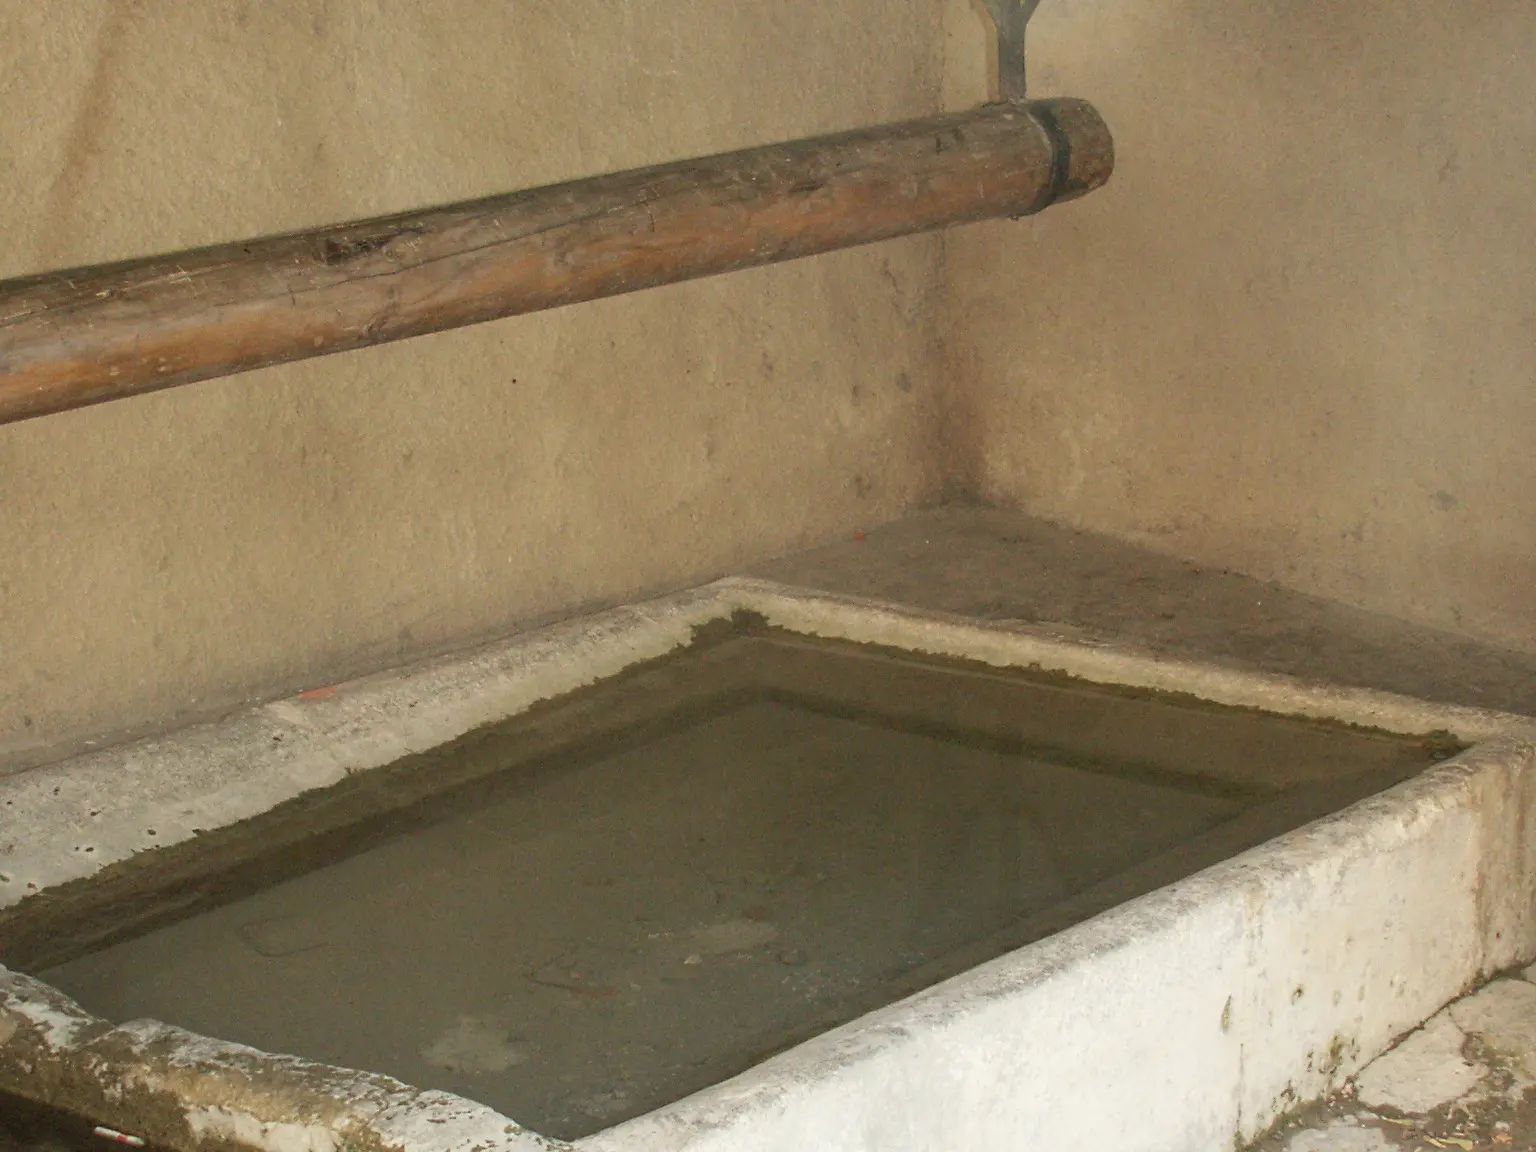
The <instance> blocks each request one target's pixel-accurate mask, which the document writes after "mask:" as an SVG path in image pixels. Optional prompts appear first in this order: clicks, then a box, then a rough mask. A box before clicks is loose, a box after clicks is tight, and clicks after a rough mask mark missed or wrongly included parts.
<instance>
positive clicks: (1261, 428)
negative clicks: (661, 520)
mask: <svg viewBox="0 0 1536 1152" xmlns="http://www.w3.org/2000/svg"><path fill="white" fill-rule="evenodd" d="M947 20H948V34H949V35H948V42H949V45H950V52H949V66H948V69H947V72H946V76H947V86H946V99H947V100H948V101H949V102H951V103H954V104H957V105H960V104H965V103H969V102H973V101H974V100H975V99H976V98H977V96H978V95H979V94H980V93H981V92H983V91H984V89H985V81H986V77H985V75H984V74H983V73H981V72H979V71H978V63H979V62H980V61H981V60H983V59H984V58H985V57H984V43H985V39H984V32H985V25H984V24H983V22H982V20H981V18H980V17H979V16H978V15H977V13H976V11H974V6H973V5H972V4H971V3H970V2H969V0H951V2H950V3H949V6H948V17H947ZM1030 62H1031V90H1032V92H1033V93H1034V94H1038V95H1050V94H1060V93H1070V94H1073V95H1078V96H1083V97H1086V98H1088V99H1090V100H1092V101H1093V102H1094V103H1095V104H1096V105H1097V106H1098V107H1099V109H1100V111H1101V112H1102V113H1103V114H1104V116H1105V118H1106V120H1107V121H1108V122H1109V124H1110V126H1111V128H1112V129H1113V130H1114V133H1115V140H1116V152H1117V164H1116V172H1115V176H1114V179H1113V180H1112V181H1111V182H1110V184H1109V186H1108V187H1106V188H1105V189H1104V190H1103V191H1101V192H1099V193H1096V194H1095V195H1094V196H1092V197H1089V198H1088V199H1085V200H1083V201H1080V202H1078V203H1076V204H1072V205H1067V206H1065V207H1063V208H1060V209H1056V210H1053V211H1052V212H1049V213H1046V214H1045V215H1043V216H1040V217H1037V218H1035V219H1034V220H1032V221H1029V222H1024V223H1019V224H1009V223H998V224H992V225H980V226H977V227H975V228H970V229H964V230H960V231H956V232H953V233H951V234H949V235H948V237H947V239H946V245H947V255H948V267H949V272H950V280H949V283H950V286H951V289H952V292H953V297H952V300H953V306H954V313H953V315H954V321H953V322H954V329H953V332H954V338H953V340H952V341H951V345H950V346H951V348H952V349H953V361H952V370H953V372H954V373H955V375H956V382H957V394H958V395H960V396H963V397H965V398H966V399H967V401H968V407H967V409H966V412H965V415H966V416H967V419H966V420H964V421H963V422H962V425H963V428H964V429H965V431H966V435H967V442H968V443H969V444H970V445H971V447H972V450H973V459H974V462H975V472H974V474H973V478H972V479H973V483H974V485H975V487H976V489H977V490H978V491H979V492H980V493H981V494H982V495H984V496H986V497H988V498H991V499H994V500H998V501H1002V502H1005V503H1012V504H1016V505H1018V506H1020V507H1022V508H1024V509H1025V510H1027V511H1030V512H1033V513H1038V514H1040V515H1043V516H1046V517H1049V518H1053V519H1056V520H1059V521H1062V522H1065V523H1068V524H1070V525H1073V526H1076V527H1087V528H1092V529H1097V530H1101V531H1107V532H1110V533H1113V534H1116V535H1119V536H1122V537H1127V538H1131V539H1134V540H1137V541H1141V542H1144V543H1147V544H1150V545H1152V546H1154V547H1156V548H1159V549H1162V550H1164V551H1167V552H1170V553H1175V554H1179V555H1182V556H1186V557H1190V558H1193V559H1196V560H1198V561H1203V562H1206V563H1208V564H1210V565H1214V566H1221V567H1231V568H1234V569H1237V570H1240V571H1243V572H1246V573H1249V574H1252V575H1257V576H1260V577H1263V578H1271V579H1275V580H1278V581H1281V582H1283V583H1285V584H1288V585H1291V586H1294V587H1297V588H1299V589H1302V590H1304V591H1308V592H1314V593H1320V594H1322V595H1326V596H1331V597H1335V598H1338V599H1342V600H1345V601H1348V602H1352V603H1354V604H1357V605H1361V606H1364V607H1368V608H1373V609H1379V610H1382V611H1385V612H1388V613H1391V614H1393V615H1397V616H1401V617H1406V618H1410V619H1414V620H1418V621H1422V622H1428V623H1431V624H1434V625H1439V626H1444V627H1447V628H1452V629H1458V630H1462V631H1465V632H1469V633H1472V634H1475V635H1480V636H1484V637H1489V638H1493V639H1496V640H1501V641H1505V642H1508V643H1512V644H1517V645H1521V646H1525V647H1531V646H1533V645H1536V596H1533V595H1532V589H1533V588H1536V515H1533V514H1532V508H1533V506H1536V451H1533V443H1536V243H1533V239H1532V238H1533V236H1536V180H1533V173H1536V8H1533V6H1532V4H1531V3H1530V0H1481V2H1478V3H1469V2H1467V0H1426V2H1424V3H1419V4H1401V3H1391V2H1388V0H1359V2H1354V3H1329V4H1308V3H1300V2H1298V0H1281V2H1278V3H1262V4H1255V3H1239V2H1233V0H1175V2H1168V3H1159V4H1151V3H1146V2H1145V0H1046V2H1045V3H1044V4H1042V5H1041V7H1040V9H1039V11H1038V13H1037V15H1036V17H1035V20H1034V23H1033V24H1032V26H1031V41H1030Z"/></svg>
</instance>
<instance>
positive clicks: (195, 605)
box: [0, 0, 943, 766]
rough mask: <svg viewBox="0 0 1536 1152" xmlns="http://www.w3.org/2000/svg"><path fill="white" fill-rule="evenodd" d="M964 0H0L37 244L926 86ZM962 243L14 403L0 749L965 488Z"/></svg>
mask: <svg viewBox="0 0 1536 1152" xmlns="http://www.w3.org/2000/svg"><path fill="white" fill-rule="evenodd" d="M941 21H942V10H941V9H940V8H939V7H938V6H937V5H936V4H934V3H933V2H932V0H881V2H880V3H877V4H859V5H854V4H826V3H823V2H821V0H776V2H775V3H772V4H763V3H757V4H719V3H714V2H711V0H511V2H507V0H436V2H433V3H424V2H414V3H404V2H391V0H276V2H270V3H269V2H264V0H245V2H242V0H200V2H199V3H195V4H194V3H186V2H184V0H47V3H24V2H22V0H0V237H4V241H5V242H4V243H3V244H0V276H7V275H16V274H21V273H25V272H31V271H37V270H41V269H44V268H50V267H59V266H63V265H69V264H77V263H85V262H90V261H98V260H105V259H112V258H118V257H126V256H130V255H135V254H140V253H144V252H147V251H153V250H157V249H161V250H163V249H168V248H175V247H180V246H184V245H190V244H197V243H203V242H210V241H215V240H220V239H230V238H235V237H238V236H240V235H242V234H256V233H262V232H269V231H274V230H282V229H291V228H297V227H302V226H306V225H313V224H319V223H324V222H328V221H331V220H334V219H342V218H348V217H353V216H357V215H362V214H369V213H377V212H386V211H393V210H398V209H403V208H407V207H410V206H414V205H424V204H429V203H434V202H440V201H444V200H450V199H456V198H461V197H468V196H475V195H483V194H487V193H491V192H497V191H507V190H511V189H515V188H518V187H525V186H531V185H537V184H541V183H545V182H549V181H553V180H558V179H563V178H569V177H575V176H580V175H584V174H590V173H596V172H602V171H609V170H613V169H618V168H623V167H628V166H634V165H639V164H646V163H652V162H659V161H664V160H669V159H676V158H679V157H683V156H687V155H697V154H702V153H707V152H712V151H717V150H720V149H725V148H732V147H739V146H745V145H749V144H753V143H762V142H768V141H771V140H775V139H781V138H791V137H795V136H800V135H807V134H812V133H816V132H822V131H830V130H836V129H839V128H845V127H854V126H858V125H862V124H865V123H871V122H878V121H882V120H889V119H898V118H902V117H906V116H913V115H922V114H926V113H929V112H932V111H935V110H937V108H938V107H939V101H940V87H939V81H940V72H941V63H942V43H943V38H942V36H941V34H940V29H941ZM940 256H941V250H940V245H939V243H938V242H937V241H936V240H934V239H931V238H929V239H917V240H912V241H902V242H896V243H891V244H885V245H880V246H877V247H873V248H869V249H865V250H861V251H856V252H850V253H843V254H838V255H834V256H830V257H824V258H819V259H815V260H810V261H805V262H801V263H798V264H794V265H788V266H784V267H779V268H773V269H766V270H760V271H754V272H749V273H743V274H739V275H736V276H733V277H728V278H722V279H719V280H714V281H706V282H701V283H696V284H692V285H686V286H681V287H677V288H670V289H663V290H660V291H655V292H651V293H647V294H644V295H640V296H635V297H631V298H627V299H619V300H612V301H607V302H603V303H599V304H593V305H585V306H580V307H576V308H570V309H566V310H564V311H560V312H556V313H549V314H545V315H541V316H536V317H527V318H521V319H514V320H509V321H505V322H501V323H496V324H490V325H485V326H482V327H479V328H475V329H470V330H465V331H460V332H454V333H448V334H445V335H442V336H437V337H429V338H425V339H421V340H417V341H414V342H410V343H407V344H398V345H392V346H390V347H387V348H382V349H377V350H372V351H367V352H359V353H352V354H348V355H343V356H336V357H331V358H328V359H324V360H319V361H313V362H310V363H307V364H302V365H297V366H292V367H287V368H282V369H275V370H269V371H264V372H259V373H252V374H249V375H246V376H242V377H235V378H232V379H227V380H221V381H215V382H211V383H207V384H202V385H197V386H193V387H189V388H183V389H178V390H175V391H173V392H170V393H163V394H159V395H156V396H153V397H148V398H143V399H138V400H133V401H128V402H124V403H119V404H112V405H107V406H104V407H100V408H96V409H91V410H87V411H82V412H77V413H71V414H66V415H62V416H55V417H50V418H46V419H41V420H36V421H31V422H28V423H23V424H18V425H12V426H9V427H4V428H0V540H3V541H4V545H3V547H0V765H11V766H15V765H19V764H23V763H26V762H27V761H28V760H29V759H34V760H35V759H37V758H38V757H39V756H41V755H42V753H41V751H40V749H41V748H43V747H44V746H46V745H54V746H57V745H58V744H59V742H60V741H66V742H67V741H71V740H75V739H78V738H81V737H84V736H85V735H87V734H91V733H97V732H101V731H104V730H108V729H119V728H123V727H125V726H127V727H133V726H137V725H143V724H163V723H166V722H168V721H175V720H176V719H177V718H180V717H185V716H189V715H195V714H200V713H205V712H207V711H208V710H209V709H211V708H216V707H218V706H221V705H222V704H225V703H228V702H232V701H235V700H239V699H243V698H246V697H249V696H253V695H261V694H265V693H270V692H274V691H283V690H288V689H291V688H295V687H299V686H303V685H306V684H312V683H314V682H315V681H316V680H317V679H318V680H321V681H324V680H325V679H327V678H329V677H333V676H336V675H339V674H342V673H344V672H346V671H349V670H357V669H360V668H365V667H367V666H369V665H374V664H378V663H382V662H386V661H389V660H393V659H396V658H398V657H401V656H408V655H411V654H414V653H418V652H422V651H425V650H428V649H432V648H439V647H443V646H445V645H451V644H454V643H459V642H463V641H465V640H469V639H471V638H474V637H476V636H478V635H481V634H483V633H486V632H493V631H502V630H507V629H510V628H513V627H516V626H518V625H519V624H521V623H526V622H527V621H529V620H530V619H532V618H535V617H538V616H540V615H544V614H549V613H556V612H560V611H565V610H569V609H571V608H573V607H576V606H580V605H582V604H589V603H592V602H594V601H602V600H611V599H615V598H620V597H624V596H628V595H631V594H634V593H636V592H638V591H640V590H643V589H648V588H654V587H658V586H667V585H678V584H683V583H688V582H692V581H695V580H700V579H703V578H706V577H709V576H711V575H713V574H717V573H720V572H723V571H725V570H728V569H731V568H733V567H737V566H740V565H741V564H743V563H744V562H747V561H749V560H751V559H755V558H760V557H764V556H767V555H771V554H774V553H777V552H781V551H784V550H786V549H790V548H794V547H796V546H799V545H802V544H805V543H808V542H811V541H814V540H820V539H825V538H828V537H835V536H838V535H840V534H843V533H847V532H851V531H853V530H854V529H856V528H858V527H860V526H864V525H868V524H871V523H875V522H879V521H881V520H885V519H889V518H891V517H892V516H894V515H896V514H898V513H899V512H900V511H902V510H903V509H905V508H907V507H910V506H911V505H912V504H914V503H915V502H918V501H921V500H923V499H926V498H928V497H929V496H930V495H931V494H932V493H933V492H935V491H937V489H938V486H939V485H940V484H941V482H942V480H943V468H942V466H941V456H940V452H939V446H938V445H937V443H936V432H935V429H936V428H937V427H939V426H940V424H941V422H940V421H938V420H936V419H935V418H934V415H933V410H934V408H935V405H936V403H937V398H938V395H939V389H940V385H941V379H940V376H939V373H938V371H937V369H938V366H939V364H940V360H939V355H938V346H939V341H940V338H941V335H942V333H941V329H940V326H939V320H940V319H941V317H942V310H941V309H940V308H939V307H938V306H937V304H936V301H937V300H938V295H937V293H938V286H939V276H940Z"/></svg>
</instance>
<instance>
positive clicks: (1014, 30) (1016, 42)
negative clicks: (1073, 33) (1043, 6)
mask: <svg viewBox="0 0 1536 1152" xmlns="http://www.w3.org/2000/svg"><path fill="white" fill-rule="evenodd" d="M982 3H984V4H985V5H986V8H987V14H988V15H990V16H991V17H992V24H993V27H995V28H996V29H997V88H998V95H999V96H1000V97H1001V98H1002V99H1003V100H1006V101H1008V102H1010V103H1017V102H1019V101H1021V100H1023V99H1024V29H1025V27H1026V26H1028V24H1029V18H1030V17H1031V16H1033V15H1034V14H1035V9H1036V8H1038V7H1039V6H1040V0H982Z"/></svg>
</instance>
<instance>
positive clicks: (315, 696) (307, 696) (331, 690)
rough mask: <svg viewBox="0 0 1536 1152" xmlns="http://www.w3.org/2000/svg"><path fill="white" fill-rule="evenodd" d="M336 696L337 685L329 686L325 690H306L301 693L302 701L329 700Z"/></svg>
mask: <svg viewBox="0 0 1536 1152" xmlns="http://www.w3.org/2000/svg"><path fill="white" fill-rule="evenodd" d="M334 695H336V685H334V684H327V685H326V686H325V687H324V688H306V689H304V691H302V692H300V693H299V699H300V700H329V699H330V698H331V697H332V696H334Z"/></svg>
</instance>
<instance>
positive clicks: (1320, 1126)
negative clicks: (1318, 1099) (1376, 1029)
mask: <svg viewBox="0 0 1536 1152" xmlns="http://www.w3.org/2000/svg"><path fill="white" fill-rule="evenodd" d="M1533 978H1536V968H1528V969H1526V970H1525V972H1523V973H1518V974H1515V975H1512V976H1509V977H1506V978H1502V979H1498V980H1494V981H1492V982H1490V983H1488V984H1486V985H1485V986H1484V987H1482V988H1481V989H1479V990H1478V991H1476V992H1474V993H1472V994H1471V995H1469V996H1465V997H1463V998H1462V999H1460V1000H1457V1001H1456V1002H1454V1003H1453V1004H1450V1005H1449V1006H1447V1007H1446V1008H1444V1009H1442V1010H1441V1011H1440V1012H1439V1013H1437V1014H1436V1015H1435V1016H1433V1017H1432V1018H1430V1019H1429V1020H1428V1021H1426V1022H1425V1023H1424V1025H1423V1026H1422V1027H1420V1028H1419V1029H1418V1030H1417V1031H1415V1032H1411V1033H1410V1034H1408V1035H1407V1036H1405V1037H1403V1039H1402V1040H1401V1041H1399V1042H1398V1044H1397V1046H1396V1047H1395V1048H1393V1049H1392V1050H1391V1051H1389V1052H1387V1053H1385V1054H1384V1055H1382V1056H1380V1057H1378V1058H1377V1059H1376V1060H1375V1061H1374V1062H1373V1063H1371V1064H1370V1065H1369V1066H1367V1067H1366V1069H1365V1070H1364V1071H1363V1072H1361V1073H1360V1075H1359V1076H1357V1077H1355V1079H1354V1081H1353V1082H1352V1083H1351V1084H1350V1085H1349V1086H1348V1087H1347V1088H1346V1089H1345V1091H1344V1092H1342V1093H1340V1094H1339V1095H1338V1096H1337V1097H1335V1098H1334V1099H1332V1100H1329V1101H1326V1102H1325V1103H1324V1104H1322V1105H1320V1106H1315V1107H1313V1108H1311V1109H1308V1110H1307V1111H1306V1112H1304V1113H1302V1114H1300V1115H1298V1116H1296V1117H1295V1118H1293V1119H1292V1120H1291V1121H1290V1122H1289V1123H1287V1124H1285V1125H1283V1126H1282V1127H1281V1128H1280V1129H1279V1130H1278V1131H1276V1132H1274V1133H1272V1134H1271V1135H1270V1136H1269V1137H1268V1138H1267V1139H1265V1140H1262V1141H1260V1142H1259V1143H1258V1144H1257V1145H1255V1146H1254V1148H1253V1149H1252V1150H1251V1152H1400V1150H1402V1149H1412V1150H1414V1152H1420V1150H1422V1152H1429V1150H1431V1149H1447V1148H1449V1149H1457V1150H1459V1152H1474V1150H1476V1152H1483V1150H1488V1152H1532V1150H1533V1149H1536V983H1532V980H1533Z"/></svg>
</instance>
